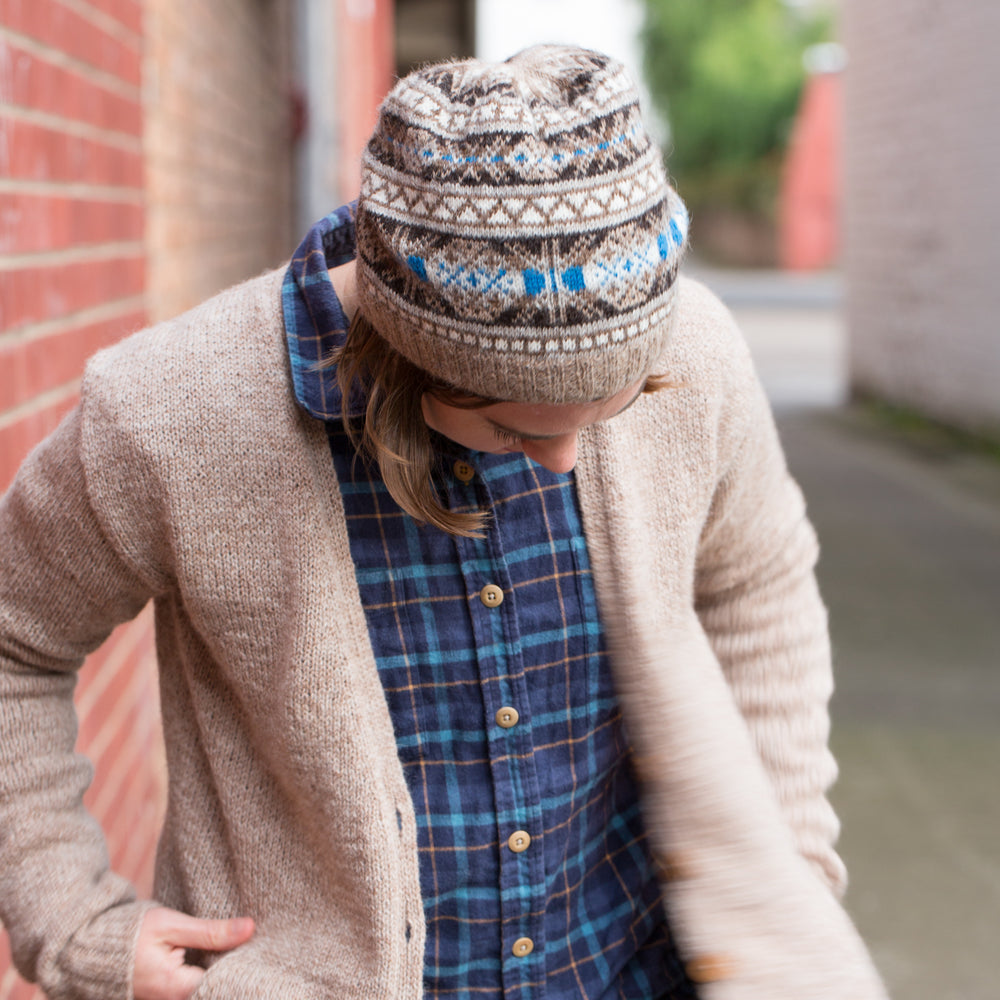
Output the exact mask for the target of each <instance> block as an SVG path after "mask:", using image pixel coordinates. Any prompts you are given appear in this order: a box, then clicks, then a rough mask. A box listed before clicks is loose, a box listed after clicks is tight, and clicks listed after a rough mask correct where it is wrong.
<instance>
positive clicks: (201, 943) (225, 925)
mask: <svg viewBox="0 0 1000 1000" xmlns="http://www.w3.org/2000/svg"><path fill="white" fill-rule="evenodd" d="M152 913H155V914H162V916H161V918H160V919H158V920H157V921H156V922H155V924H154V926H153V928H152V929H153V930H154V931H155V932H156V934H157V935H158V936H159V939H160V940H161V941H163V942H164V943H167V944H170V945H172V946H174V947H181V948H197V949H198V950H199V951H229V949H230V948H236V947H237V946H238V945H241V944H243V943H244V942H246V941H249V940H250V938H251V937H253V931H254V923H253V920H251V919H250V918H249V917H236V918H234V919H232V920H202V919H201V918H199V917H189V916H188V915H187V914H186V913H178V912H177V911H176V910H167V909H163V910H153V911H152Z"/></svg>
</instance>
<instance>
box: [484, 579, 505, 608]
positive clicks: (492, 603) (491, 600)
mask: <svg viewBox="0 0 1000 1000" xmlns="http://www.w3.org/2000/svg"><path fill="white" fill-rule="evenodd" d="M479 600H481V601H482V602H483V604H485V605H486V607H488V608H498V607H500V605H501V604H503V591H502V590H501V589H500V588H499V587H498V586H497V585H496V584H495V583H488V584H486V586H485V587H483V589H482V590H481V591H479Z"/></svg>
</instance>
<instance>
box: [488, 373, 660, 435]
mask: <svg viewBox="0 0 1000 1000" xmlns="http://www.w3.org/2000/svg"><path fill="white" fill-rule="evenodd" d="M645 386H646V383H645V382H643V384H642V385H641V386H639V390H638V392H636V394H635V395H634V396H633V397H632V398H631V399H630V400H629V401H628V402H627V403H626V404H625V405H624V406H623V407H622V408H621V409H620V410H615V412H614V413H612V414H611V416H610V417H605V419H606V420H611V419H612V418H613V417H617V416H618V414H620V413H624V412H625V411H626V410H627V409H628V408H629V407H630V406H631V405H632V404H633V403H634V402H635V401H636V400H637V399H638V398H639V397H640V396H641V395H642V392H643V389H644V388H645ZM486 422H487V423H488V424H489V425H490V426H491V427H493V428H494V429H495V430H498V431H503V432H504V434H512V435H513V436H514V437H516V438H520V439H521V440H522V441H553V440H555V439H556V438H561V437H563V435H562V434H525V433H524V431H519V430H517V429H516V428H514V427H508V426H507V425H506V424H501V423H500V422H499V421H497V420H494V419H493V418H492V417H486ZM598 423H603V421H598Z"/></svg>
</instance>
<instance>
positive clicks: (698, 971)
mask: <svg viewBox="0 0 1000 1000" xmlns="http://www.w3.org/2000/svg"><path fill="white" fill-rule="evenodd" d="M684 971H685V972H686V973H687V974H688V979H690V980H691V981H692V982H693V983H715V982H718V981H719V980H720V979H729V978H730V976H732V974H733V963H732V962H731V961H730V960H729V959H728V958H725V957H723V956H721V955H702V957H701V958H693V959H691V961H690V962H688V963H687V965H685V966H684Z"/></svg>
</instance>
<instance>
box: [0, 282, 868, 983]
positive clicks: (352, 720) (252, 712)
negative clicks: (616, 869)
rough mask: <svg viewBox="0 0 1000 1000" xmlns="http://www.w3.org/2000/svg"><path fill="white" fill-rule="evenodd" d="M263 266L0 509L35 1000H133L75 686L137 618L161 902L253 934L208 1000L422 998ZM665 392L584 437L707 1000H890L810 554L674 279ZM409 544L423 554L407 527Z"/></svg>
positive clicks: (317, 452) (114, 381) (2, 758)
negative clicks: (856, 833)
mask: <svg viewBox="0 0 1000 1000" xmlns="http://www.w3.org/2000/svg"><path fill="white" fill-rule="evenodd" d="M280 282H281V274H280V273H279V272H275V273H273V274H269V275H265V276H263V277H262V278H259V279H256V280H253V281H250V282H247V283H246V284H244V285H242V286H240V287H238V288H235V289H232V290H230V291H228V292H225V293H223V294H222V295H220V296H218V297H217V298H215V299H213V300H212V301H210V302H208V303H207V304H205V305H203V306H201V307H200V308H198V309H195V310H193V311H192V312H190V313H188V314H186V315H184V316H181V317H180V318H178V319H175V320H173V321H171V322H168V323H164V324H162V325H160V326H157V327H154V328H152V329H149V330H146V331H144V332H141V333H139V334H137V335H135V336H134V337H132V338H130V339H128V340H126V341H124V342H123V343H121V344H119V345H117V346H115V347H113V348H111V349H109V350H106V351H103V352H102V353H100V354H99V355H97V357H96V358H95V359H94V360H93V361H92V362H91V364H90V366H89V368H88V371H87V375H86V378H85V380H84V384H83V393H82V403H81V405H80V406H79V407H78V408H77V409H76V410H75V411H74V412H73V413H72V414H71V415H70V416H69V417H68V418H67V419H66V420H65V421H64V422H63V424H62V426H61V427H60V428H59V430H58V431H57V432H56V433H55V434H54V435H53V436H52V437H51V438H50V439H49V440H48V441H47V442H45V443H43V444H42V445H41V446H40V447H39V448H38V449H37V450H36V451H35V452H34V454H33V455H32V456H31V457H30V458H29V460H28V461H27V462H26V464H25V465H24V467H23V469H22V471H21V473H20V475H19V477H18V479H17V481H16V483H15V484H14V486H13V487H12V489H11V490H10V491H9V493H8V494H7V496H6V497H5V498H4V500H3V504H2V508H0V544H2V552H3V566H2V572H0V916H2V919H3V921H4V923H5V924H6V925H7V926H8V928H9V931H10V935H11V940H12V944H13V949H14V955H15V960H16V963H17V965H18V967H19V968H20V969H21V971H22V972H23V973H24V974H25V975H27V976H28V977H30V978H37V979H38V981H39V982H41V983H42V984H43V986H44V988H45V990H46V991H47V992H48V994H49V996H50V997H51V998H52V1000H62V998H87V1000H117V998H128V997H130V996H131V982H130V977H131V965H132V950H133V946H134V941H135V938H136V933H137V928H138V924H139V921H140V919H141V916H142V914H143V913H144V912H145V908H146V907H147V906H148V905H149V904H148V903H144V902H139V901H135V899H134V893H133V891H132V889H131V888H130V886H129V885H128V884H127V883H126V882H125V881H124V880H122V879H121V878H120V877H118V876H116V875H115V874H113V873H111V872H110V871H109V870H108V863H107V858H106V852H105V847H104V842H103V837H102V835H101V832H100V830H99V829H97V827H96V825H95V824H94V823H93V821H92V820H91V819H89V818H88V817H87V815H86V814H85V813H84V811H83V809H82V807H81V805H80V796H81V792H82V790H83V789H84V787H85V786H86V784H87V781H88V779H89V775H90V769H89V766H88V765H87V764H86V763H85V762H83V761H82V760H81V759H80V758H74V757H73V756H72V747H73V742H74V732H75V717H74V714H73V709H72V704H71V695H72V689H73V682H74V671H75V669H76V668H77V667H78V666H79V664H80V661H81V659H82V658H83V656H84V655H85V654H86V653H87V652H88V651H89V650H91V649H93V648H94V647H95V646H97V645H98V644H99V643H100V642H101V641H102V640H103V639H104V638H105V636H107V634H108V633H109V631H110V630H111V628H112V627H113V626H114V625H115V624H116V623H118V622H121V621H123V620H125V619H128V618H131V617H133V616H134V615H136V614H137V613H138V612H139V610H140V609H141V608H142V606H143V605H144V604H145V603H146V601H147V600H148V599H150V598H153V599H154V600H155V610H156V627H157V649H158V656H159V663H160V671H161V677H162V681H161V684H162V702H163V721H164V729H165V734H166V741H167V756H168V764H169V771H170V783H169V788H170V794H169V806H168V810H167V816H166V822H165V826H164V830H163V835H162V841H161V844H160V850H159V854H158V859H157V872H156V895H157V898H158V900H159V901H160V902H162V903H164V904H166V905H168V906H172V907H176V908H179V909H183V910H186V911H187V912H189V913H193V914H197V915H201V916H228V915H242V914H249V915H252V916H253V917H255V918H256V920H257V924H258V931H257V934H256V936H255V937H254V939H253V940H252V941H251V942H250V943H248V944H247V945H245V946H243V947H241V948H239V949H237V950H236V951H234V952H231V953H230V954H227V955H225V956H223V957H221V958H219V959H218V960H217V961H215V962H214V964H212V965H211V967H210V968H209V971H208V973H207V975H206V976H205V979H204V981H203V984H202V985H201V987H200V988H199V989H198V991H197V993H196V997H197V998H199V1000H209V998H212V1000H215V998H226V1000H254V998H260V1000H265V998H266V1000H283V998H287V1000H319V998H324V1000H351V998H357V1000H417V998H418V997H419V996H420V994H421V988H422V986H421V979H422V958H423V952H424V923H423V909H422V904H421V898H420V889H419V877H418V862H417V850H416V827H415V821H414V811H413V806H412V803H411V800H410V796H409V793H408V790H407V785H406V782H405V780H404V777H403V771H402V768H401V766H400V762H399V759H398V757H397V755H396V748H395V740H394V737H393V731H392V726H391V723H390V718H389V713H388V710H387V707H386V703H385V700H384V697H383V693H382V689H381V685H380V682H379V678H378V674H377V671H376V667H375V662H374V658H373V655H372V651H371V647H370V645H369V642H368V633H367V627H366V624H365V617H364V613H363V610H362V608H361V605H360V602H359V597H358V591H357V586H356V583H355V576H354V568H353V566H352V563H351V557H350V551H349V546H348V533H347V529H346V526H345V521H344V514H343V509H342V506H341V500H340V494H339V490H338V485H337V480H336V476H335V473H334V469H333V463H332V461H331V458H330V452H329V448H328V445H327V439H326V433H325V430H324V428H323V426H322V424H320V423H319V422H318V421H316V420H314V419H313V418H311V417H309V416H308V415H306V414H305V413H304V412H303V411H302V410H301V409H300V408H299V407H298V405H297V404H296V401H295V399H294V396H293V392H292V389H291V381H290V377H289V368H288V360H287V356H286V351H285V345H284V332H283V325H282V318H281V309H280ZM676 309H677V313H676V321H675V333H674V335H673V338H672V341H671V344H670V346H669V348H668V350H667V353H666V356H665V357H664V359H663V364H662V370H663V371H665V372H667V373H668V374H669V375H670V377H671V378H672V380H673V381H674V383H675V384H676V386H677V387H676V388H673V389H667V390H664V391H661V392H659V393H657V394H655V395H653V396H646V397H643V398H641V399H640V400H639V401H638V402H637V403H636V404H635V405H634V406H633V407H632V408H631V409H629V410H628V411H627V412H626V413H623V414H621V415H619V416H617V417H615V418H613V419H612V420H610V421H608V422H607V423H606V424H603V425H600V426H595V427H593V428H591V429H589V430H588V431H586V432H584V434H583V435H582V439H581V447H580V455H579V464H578V466H577V482H578V489H579V496H580V502H581V506H582V512H583V518H584V523H585V529H586V534H587V539H588V544H589V548H590V556H591V561H592V563H593V567H594V573H595V579H596V586H597V592H598V598H599V601H600V606H601V614H602V620H603V622H604V625H605V627H606V629H607V632H608V636H609V641H610V648H611V651H612V662H613V667H614V670H615V674H616V678H617V684H618V688H619V693H620V697H621V701H622V704H623V710H624V712H625V716H626V723H627V726H628V729H629V732H630V735H631V739H632V743H633V745H634V748H635V753H636V761H637V766H638V768H639V770H640V773H641V776H642V779H643V795H644V809H645V814H646V821H647V826H648V827H649V829H650V831H651V837H652V839H653V842H654V845H655V847H656V849H657V850H658V851H659V852H661V855H662V857H663V859H664V861H665V866H664V878H665V883H664V885H665V893H666V903H667V908H668V911H669V914H670V919H671V922H672V925H673V928H674V932H675V935H676V937H677V940H678V942H679V946H680V949H681V952H682V955H684V956H685V958H686V960H688V961H689V962H690V963H691V965H690V968H691V971H692V974H693V975H696V976H697V977H699V978H701V979H703V980H704V981H705V982H704V985H703V986H702V987H701V996H702V997H703V998H704V1000H783V998H787V1000H869V998H877V997H883V996H884V992H883V989H882V987H881V985H880V983H879V980H878V976H877V974H876V973H875V971H874V969H873V967H872V964H871V962H870V959H869V958H868V956H867V954H866V951H865V948H864V946H863V944H862V943H861V941H860V940H859V938H858V936H857V934H856V932H855V930H854V928H853V927H852V925H851V923H850V921H849V920H848V918H847V917H846V915H845V913H844V912H843V910H842V909H841V907H840V905H839V903H838V902H837V898H836V897H837V895H838V894H839V892H840V891H841V890H842V888H843V879H844V876H843V871H842V867H841V864H840V861H839V859H838V858H837V856H836V855H835V854H834V852H833V849H832V842H833V840H834V838H835V835H836V832H837V823H836V819H835V817H834V815H833V813H832V811H831V809H830V807H829V805H828V803H827V801H826V799H825V797H824V796H825V791H826V789H827V788H828V786H829V784H830V783H831V781H832V780H833V778H834V774H835V766H834V763H833V761H832V759H831V757H830V754H829V752H828V750H827V745H826V741H827V729H828V721H827V711H826V703H827V700H828V697H829V695H830V692H831V678H830V670H829V650H828V643H827V638H826V622H825V613H824V610H823V607H822V604H821V603H820V600H819V597H818V595H817V592H816V588H815V583H814V579H813V574H812V567H813V563H814V561H815V557H816V544H815V540H814V536H813V533H812V531H811V529H810V527H809V525H808V522H807V521H806V519H805V513H804V507H803V502H802V499H801V496H800V494H799V492H798V490H797V489H796V487H795V486H794V485H793V483H792V482H791V481H790V479H789V478H788V476H787V473H786V471H785V467H784V460H783V458H782V454H781V450H780V447H779V444H778V441H777V437H776V434H775V431H774V427H773V424H772V421H771V418H770V414H769V412H768V408H767V404H766V402H765V400H764V398H763V395H762V393H761V390H760V388H759V385H758V383H757V381H756V378H755V376H754V372H753V367H752V364H751V362H750V359H749V356H748V353H747V350H746V348H745V346H744V344H743V343H742V341H741V339H740V337H739V334H738V332H737V331H736V329H735V327H734V325H733V323H732V321H731V319H730V318H729V316H728V314H727V313H726V312H725V310H724V309H723V308H722V307H721V306H720V305H719V304H718V302H717V301H716V300H715V299H713V298H712V296H711V295H710V294H709V293H708V292H707V291H706V290H705V289H703V288H701V287H700V286H698V285H696V284H694V283H692V282H686V281H685V282H682V284H681V287H680V291H679V296H678V300H677V306H676ZM428 530H431V529H428Z"/></svg>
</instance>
